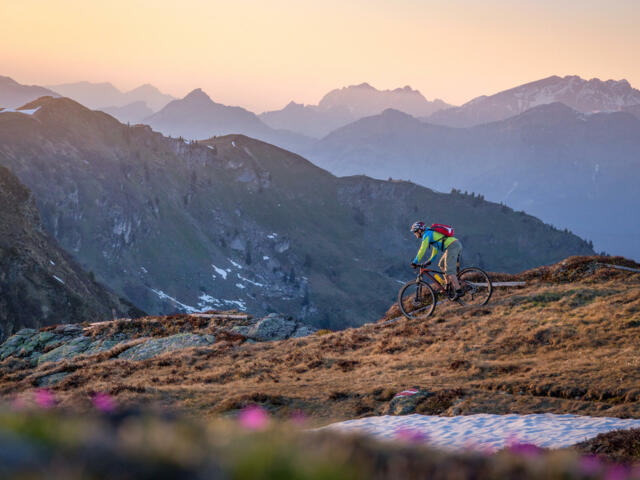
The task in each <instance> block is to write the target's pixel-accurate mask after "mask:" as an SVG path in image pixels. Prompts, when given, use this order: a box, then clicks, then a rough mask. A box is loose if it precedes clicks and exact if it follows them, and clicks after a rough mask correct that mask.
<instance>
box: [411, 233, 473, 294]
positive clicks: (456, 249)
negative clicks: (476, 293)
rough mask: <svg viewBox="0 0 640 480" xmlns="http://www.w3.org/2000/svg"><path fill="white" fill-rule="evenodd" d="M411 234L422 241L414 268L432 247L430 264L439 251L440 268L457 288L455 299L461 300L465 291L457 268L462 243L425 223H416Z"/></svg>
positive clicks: (412, 264) (413, 262)
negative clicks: (457, 275) (440, 255)
mask: <svg viewBox="0 0 640 480" xmlns="http://www.w3.org/2000/svg"><path fill="white" fill-rule="evenodd" d="M411 232H413V234H414V235H415V236H416V238H421V239H422V244H421V245H420V249H419V250H418V253H417V254H416V257H415V258H414V259H413V261H412V262H411V266H412V267H414V268H415V267H417V266H418V264H419V263H420V262H421V260H422V257H424V254H425V253H426V251H427V249H428V248H429V247H430V246H431V256H430V257H429V259H428V260H427V262H430V261H431V260H432V259H433V257H435V256H436V255H437V254H438V251H440V252H442V258H441V259H440V261H439V262H438V267H440V270H442V271H443V272H444V273H445V277H446V279H447V281H448V282H451V284H452V285H453V288H455V293H456V296H455V298H460V297H462V296H463V295H464V290H462V289H461V288H460V283H459V282H458V278H457V277H456V267H457V264H458V259H459V258H460V254H461V253H462V243H461V242H460V240H458V239H457V238H455V237H447V236H446V235H444V234H442V233H440V232H436V231H434V230H431V229H430V228H427V226H426V225H425V223H424V222H415V223H414V224H413V225H411Z"/></svg>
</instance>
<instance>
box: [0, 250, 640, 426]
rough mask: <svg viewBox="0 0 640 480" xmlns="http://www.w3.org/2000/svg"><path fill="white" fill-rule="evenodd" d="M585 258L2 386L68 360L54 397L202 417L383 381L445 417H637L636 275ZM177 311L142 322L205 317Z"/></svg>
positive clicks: (329, 404)
mask: <svg viewBox="0 0 640 480" xmlns="http://www.w3.org/2000/svg"><path fill="white" fill-rule="evenodd" d="M596 261H597V259H594V258H574V259H569V260H567V261H565V263H564V265H563V264H558V265H556V266H553V267H545V268H543V269H538V271H530V272H525V273H524V274H523V275H522V276H521V277H520V278H527V281H528V282H529V283H530V286H527V287H526V288H520V289H497V290H496V292H495V294H494V297H493V299H492V302H491V303H490V304H489V305H488V306H485V307H480V308H461V307H457V306H454V305H450V306H447V305H445V306H443V307H442V308H441V306H438V310H437V311H436V314H435V315H434V317H431V318H429V319H426V320H420V319H418V320H406V319H404V318H398V319H397V321H395V322H393V323H390V324H387V325H383V324H382V323H378V324H368V325H365V326H363V327H360V328H355V329H348V330H344V331H340V332H330V333H327V332H323V334H321V335H318V334H316V335H313V336H311V337H305V338H299V339H290V340H285V341H281V342H268V343H246V342H245V343H243V339H241V338H223V337H219V341H218V342H217V343H216V344H214V345H212V346H210V347H203V348H194V349H189V350H184V351H181V352H179V353H172V354H169V355H165V356H162V357H157V358H154V359H150V360H145V361H142V362H130V361H125V360H119V359H114V358H113V357H114V355H113V352H105V353H102V354H100V355H97V356H94V357H88V358H87V357H78V358H77V359H75V360H74V361H70V362H65V363H62V364H53V365H52V364H48V365H47V364H45V365H42V366H39V367H37V368H29V367H28V366H26V365H25V364H24V362H22V363H21V362H20V361H19V360H16V359H11V360H7V361H5V362H3V363H2V364H0V395H2V396H4V397H12V396H14V395H16V394H17V393H19V392H22V391H25V390H29V389H32V388H33V386H34V385H35V384H37V379H38V378H40V377H42V376H45V375H49V374H51V373H54V372H62V371H69V372H73V373H72V374H70V375H69V376H67V377H66V378H65V379H64V380H63V381H62V382H60V383H59V384H58V385H56V386H55V387H53V390H54V391H55V392H56V394H57V395H58V397H59V398H60V401H61V404H62V405H63V406H65V405H68V406H71V405H73V406H76V407H77V406H88V405H89V401H88V398H89V396H90V394H91V393H92V392H97V391H106V392H111V393H112V394H113V395H115V396H116V398H117V399H118V401H120V402H122V403H138V402H142V403H144V402H156V403H160V404H162V405H166V406H171V407H177V408H183V409H187V410H190V411H193V412H194V413H197V414H198V415H205V416H213V415H217V414H219V413H220V412H228V411H231V410H234V409H237V408H241V407H242V406H244V405H245V404H247V403H250V402H254V403H255V402H257V403H261V404H263V405H265V406H266V407H267V408H269V410H271V411H272V412H273V413H274V414H275V415H279V416H283V417H284V416H287V415H289V414H291V413H292V412H293V411H296V410H303V411H305V413H306V414H307V415H309V416H311V417H312V418H314V419H315V421H316V422H317V423H324V422H326V421H329V420H337V419H345V418H353V417H357V416H362V415H372V414H379V413H381V412H382V411H383V410H384V408H385V406H386V404H387V402H388V400H389V399H390V398H391V396H392V395H393V393H394V392H397V391H400V390H402V389H405V388H407V387H411V386H419V387H421V388H426V389H429V390H432V391H435V392H438V393H437V395H436V397H434V400H433V402H432V403H434V405H425V406H424V411H425V412H431V413H438V414H444V415H452V414H469V413H480V412H483V413H509V412H518V413H542V412H563V413H576V414H588V415H595V416H598V415H606V416H616V417H636V418H640V357H639V356H638V352H639V351H640V340H639V339H640V275H639V274H633V273H629V272H621V271H615V270H610V269H596V268H594V267H593V265H594V264H595V262H596ZM394 311H395V310H394V309H391V310H390V311H389V312H388V314H387V315H386V316H385V319H390V318H393V317H394ZM187 318H188V317H186V316H174V317H167V318H166V319H165V318H159V317H155V318H153V319H149V320H148V325H147V327H148V328H149V330H148V331H145V333H144V334H145V335H148V334H149V333H150V332H151V330H153V331H154V332H156V333H158V332H167V333H168V332H174V331H178V330H179V331H184V330H183V329H191V330H200V329H205V330H206V329H208V328H210V326H209V324H208V323H207V324H206V325H205V324H204V323H203V324H199V323H198V322H199V321H200V319H198V320H197V321H196V322H195V323H194V321H192V320H187ZM196 323H198V324H197V325H196ZM104 328H116V329H117V328H129V327H128V326H123V325H117V324H114V325H112V326H108V327H107V326H105V327H104ZM145 328H146V327H145Z"/></svg>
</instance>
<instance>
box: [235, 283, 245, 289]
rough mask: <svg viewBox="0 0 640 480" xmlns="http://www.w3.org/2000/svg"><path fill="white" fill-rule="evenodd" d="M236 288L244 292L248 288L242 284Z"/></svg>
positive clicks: (238, 284)
mask: <svg viewBox="0 0 640 480" xmlns="http://www.w3.org/2000/svg"><path fill="white" fill-rule="evenodd" d="M236 288H239V289H240V290H244V289H245V288H247V287H245V286H244V285H243V284H241V283H236Z"/></svg>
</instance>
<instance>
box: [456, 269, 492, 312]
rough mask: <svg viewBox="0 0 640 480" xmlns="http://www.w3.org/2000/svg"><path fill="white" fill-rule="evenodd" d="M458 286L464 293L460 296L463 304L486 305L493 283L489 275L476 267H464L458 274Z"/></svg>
mask: <svg viewBox="0 0 640 480" xmlns="http://www.w3.org/2000/svg"><path fill="white" fill-rule="evenodd" d="M458 281H459V282H460V288H462V290H463V291H464V295H463V296H462V297H461V298H460V300H461V301H462V303H464V304H465V305H486V304H487V302H489V299H490V298H491V293H492V292H493V285H491V280H490V279H489V275H487V274H486V272H484V271H483V270H480V269H479V268H476V267H469V268H465V269H464V270H462V271H461V272H460V273H459V274H458Z"/></svg>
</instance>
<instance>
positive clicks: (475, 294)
mask: <svg viewBox="0 0 640 480" xmlns="http://www.w3.org/2000/svg"><path fill="white" fill-rule="evenodd" d="M429 265H431V262H427V263H423V264H421V265H418V267H419V271H418V277H417V278H416V279H415V280H413V281H411V282H407V283H405V285H404V286H403V287H402V288H401V289H400V292H399V293H398V305H399V306H400V310H401V311H402V314H403V315H404V316H405V317H407V318H410V319H411V318H417V317H428V316H429V315H431V314H432V313H433V312H434V311H435V309H436V305H438V304H439V303H442V302H444V301H445V300H449V301H451V302H456V303H458V304H459V305H462V306H466V305H473V306H479V305H486V304H487V302H489V299H490V298H491V293H492V292H493V285H492V284H491V280H490V279H489V275H487V274H486V272H485V271H484V270H481V269H479V268H477V267H467V268H464V269H462V270H460V264H459V263H458V265H457V267H456V272H457V273H456V277H458V282H460V288H461V289H462V290H463V295H462V296H460V297H457V296H456V292H455V290H454V288H453V285H451V284H450V283H449V282H447V281H446V280H445V279H446V277H445V276H444V273H443V272H442V271H440V270H432V269H428V268H427V267H428V266H429ZM424 277H427V278H428V279H430V280H431V283H429V282H427V281H426V280H425V278H424ZM438 296H443V297H444V298H443V299H442V300H440V301H438V300H437V299H438Z"/></svg>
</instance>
